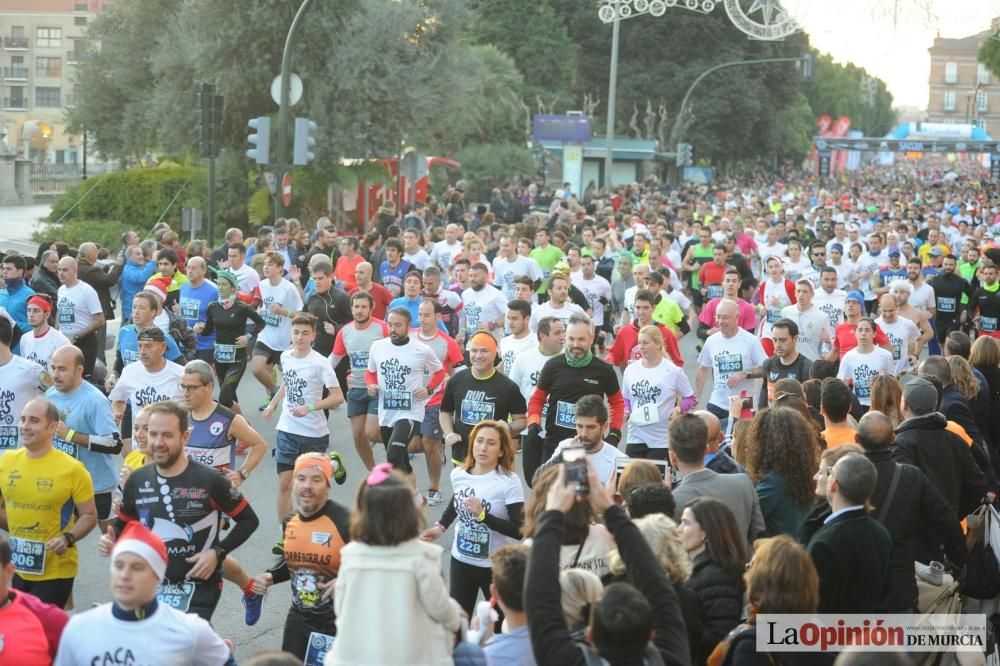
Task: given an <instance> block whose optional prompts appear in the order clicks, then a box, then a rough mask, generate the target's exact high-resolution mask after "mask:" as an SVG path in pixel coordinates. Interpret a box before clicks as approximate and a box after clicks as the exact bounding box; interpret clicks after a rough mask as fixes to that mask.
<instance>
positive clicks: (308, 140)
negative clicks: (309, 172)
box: [292, 118, 316, 166]
mask: <svg viewBox="0 0 1000 666" xmlns="http://www.w3.org/2000/svg"><path fill="white" fill-rule="evenodd" d="M315 131H316V123H314V122H313V121H311V120H309V119H308V118H296V119H295V141H294V143H293V144H292V146H293V147H292V164H294V165H295V166H305V165H307V164H309V162H310V161H312V160H313V159H315V158H316V156H315V155H314V154H313V153H312V152H311V151H310V148H312V147H313V146H315V145H316V139H315V138H313V135H312V133H313V132H315Z"/></svg>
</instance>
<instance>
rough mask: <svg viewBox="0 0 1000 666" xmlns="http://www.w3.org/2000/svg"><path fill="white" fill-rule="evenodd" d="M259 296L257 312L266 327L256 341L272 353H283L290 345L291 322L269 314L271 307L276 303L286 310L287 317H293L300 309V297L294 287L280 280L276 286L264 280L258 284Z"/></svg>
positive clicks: (288, 319) (280, 316)
mask: <svg viewBox="0 0 1000 666" xmlns="http://www.w3.org/2000/svg"><path fill="white" fill-rule="evenodd" d="M260 296H261V299H262V303H261V306H260V310H259V312H260V316H261V318H263V320H264V323H265V324H267V326H265V327H264V330H263V331H261V332H260V335H259V336H257V340H259V341H260V342H262V343H263V344H265V345H267V347H268V349H271V350H272V351H277V352H283V351H285V350H286V349H288V347H289V346H290V345H291V344H292V320H291V318H290V317H288V316H285V315H278V314H274V313H273V312H271V305H272V304H273V303H277V304H278V305H280V306H281V307H283V308H285V309H286V310H288V314H289V315H294V314H295V313H296V312H298V311H300V310H301V309H302V297H301V296H299V290H298V289H296V288H295V285H293V284H292V283H291V282H289V281H288V280H281V281H280V282H279V283H278V284H277V285H272V284H271V281H270V280H264V281H263V282H261V283H260Z"/></svg>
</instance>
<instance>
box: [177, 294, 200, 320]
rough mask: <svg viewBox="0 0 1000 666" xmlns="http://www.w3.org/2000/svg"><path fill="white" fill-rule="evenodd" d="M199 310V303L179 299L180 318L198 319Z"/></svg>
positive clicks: (193, 300) (189, 299) (188, 299)
mask: <svg viewBox="0 0 1000 666" xmlns="http://www.w3.org/2000/svg"><path fill="white" fill-rule="evenodd" d="M200 309H201V301H198V300H196V299H193V298H182V299H181V316H182V317H184V318H185V319H192V320H197V319H198V312H199V310H200Z"/></svg>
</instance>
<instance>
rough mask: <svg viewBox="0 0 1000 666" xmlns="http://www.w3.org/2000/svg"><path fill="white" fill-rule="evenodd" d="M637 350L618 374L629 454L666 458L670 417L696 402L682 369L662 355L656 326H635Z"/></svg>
mask: <svg viewBox="0 0 1000 666" xmlns="http://www.w3.org/2000/svg"><path fill="white" fill-rule="evenodd" d="M639 354H640V355H641V356H642V358H641V359H640V360H638V361H633V362H632V363H629V364H628V367H626V368H625V372H624V374H623V375H622V394H623V396H624V398H625V413H626V415H627V417H626V418H627V421H628V435H627V436H626V438H625V441H626V445H625V453H626V454H627V455H628V457H629V458H656V459H659V460H666V459H667V449H668V448H669V447H670V435H669V432H668V430H669V426H670V419H671V418H673V416H674V415H675V414H680V413H682V412H685V411H687V410H689V409H692V408H693V407H694V406H695V405H697V404H698V399H697V398H696V397H695V395H694V390H692V388H691V383H690V382H689V381H688V378H687V375H686V374H685V373H684V370H682V369H681V368H678V367H677V366H676V365H674V363H673V361H671V360H670V359H669V358H667V357H666V356H665V350H664V346H663V334H662V333H661V332H660V330H659V329H658V328H656V326H644V327H643V328H641V329H640V330H639Z"/></svg>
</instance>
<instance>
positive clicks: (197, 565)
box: [97, 401, 258, 620]
mask: <svg viewBox="0 0 1000 666" xmlns="http://www.w3.org/2000/svg"><path fill="white" fill-rule="evenodd" d="M148 428H149V435H148V438H149V448H150V452H151V453H152V457H153V464H152V465H146V466H144V467H140V468H139V469H137V470H135V471H134V472H132V474H131V475H130V476H129V478H128V480H127V481H126V482H125V486H124V488H123V490H122V500H121V508H120V509H119V511H118V518H117V520H115V524H114V525H112V526H109V527H108V529H107V532H106V533H105V534H103V535H102V536H101V539H100V541H99V542H98V544H97V552H98V553H99V554H101V555H104V556H105V557H107V556H109V555H111V551H112V549H113V548H114V545H115V541H116V540H117V539H118V537H119V536H121V534H122V532H123V531H124V529H125V526H126V525H128V524H129V523H131V522H134V521H138V522H140V523H141V524H142V525H143V526H145V527H147V528H149V529H151V530H152V531H153V532H154V533H155V534H156V535H157V536H159V537H160V538H161V539H163V541H164V544H166V546H167V552H168V553H170V555H169V557H168V559H167V566H166V571H165V572H164V575H163V576H162V582H161V583H160V586H159V589H158V591H157V598H158V600H159V602H160V603H165V604H166V605H168V606H171V607H172V608H175V609H177V610H179V611H181V612H184V613H194V614H196V615H198V616H200V617H202V618H203V619H205V620H211V619H212V614H213V613H214V612H215V607H216V605H217V604H218V603H219V597H220V596H221V594H222V561H223V560H224V559H225V558H226V554H227V553H230V552H232V551H233V550H235V549H236V548H238V547H239V546H241V545H242V544H243V543H244V542H246V540H247V539H249V538H250V535H252V534H253V533H254V531H255V530H256V529H257V525H258V519H257V514H255V513H254V511H253V509H252V508H251V507H250V504H249V503H248V502H247V501H246V499H245V498H244V497H243V495H242V494H241V493H240V491H239V489H237V488H236V487H235V486H233V485H232V484H231V483H230V482H229V479H227V478H226V477H225V476H224V475H223V473H222V472H220V471H218V470H217V469H214V468H212V467H209V466H208V465H203V464H202V463H199V462H195V461H193V460H191V459H190V458H189V457H188V456H186V455H184V448H185V446H187V443H188V439H189V438H190V436H191V433H190V432H189V430H188V414H187V411H186V410H185V409H184V408H183V407H181V406H180V405H179V404H177V403H175V402H170V401H164V402H158V403H155V404H153V405H151V406H150V408H149V425H148ZM206 500H207V501H206ZM223 513H225V514H226V515H227V516H229V518H230V519H231V520H232V521H233V527H232V529H230V530H229V533H228V534H227V535H226V537H225V538H224V539H220V538H219V530H218V525H219V521H220V520H221V519H222V516H221V514H223Z"/></svg>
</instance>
